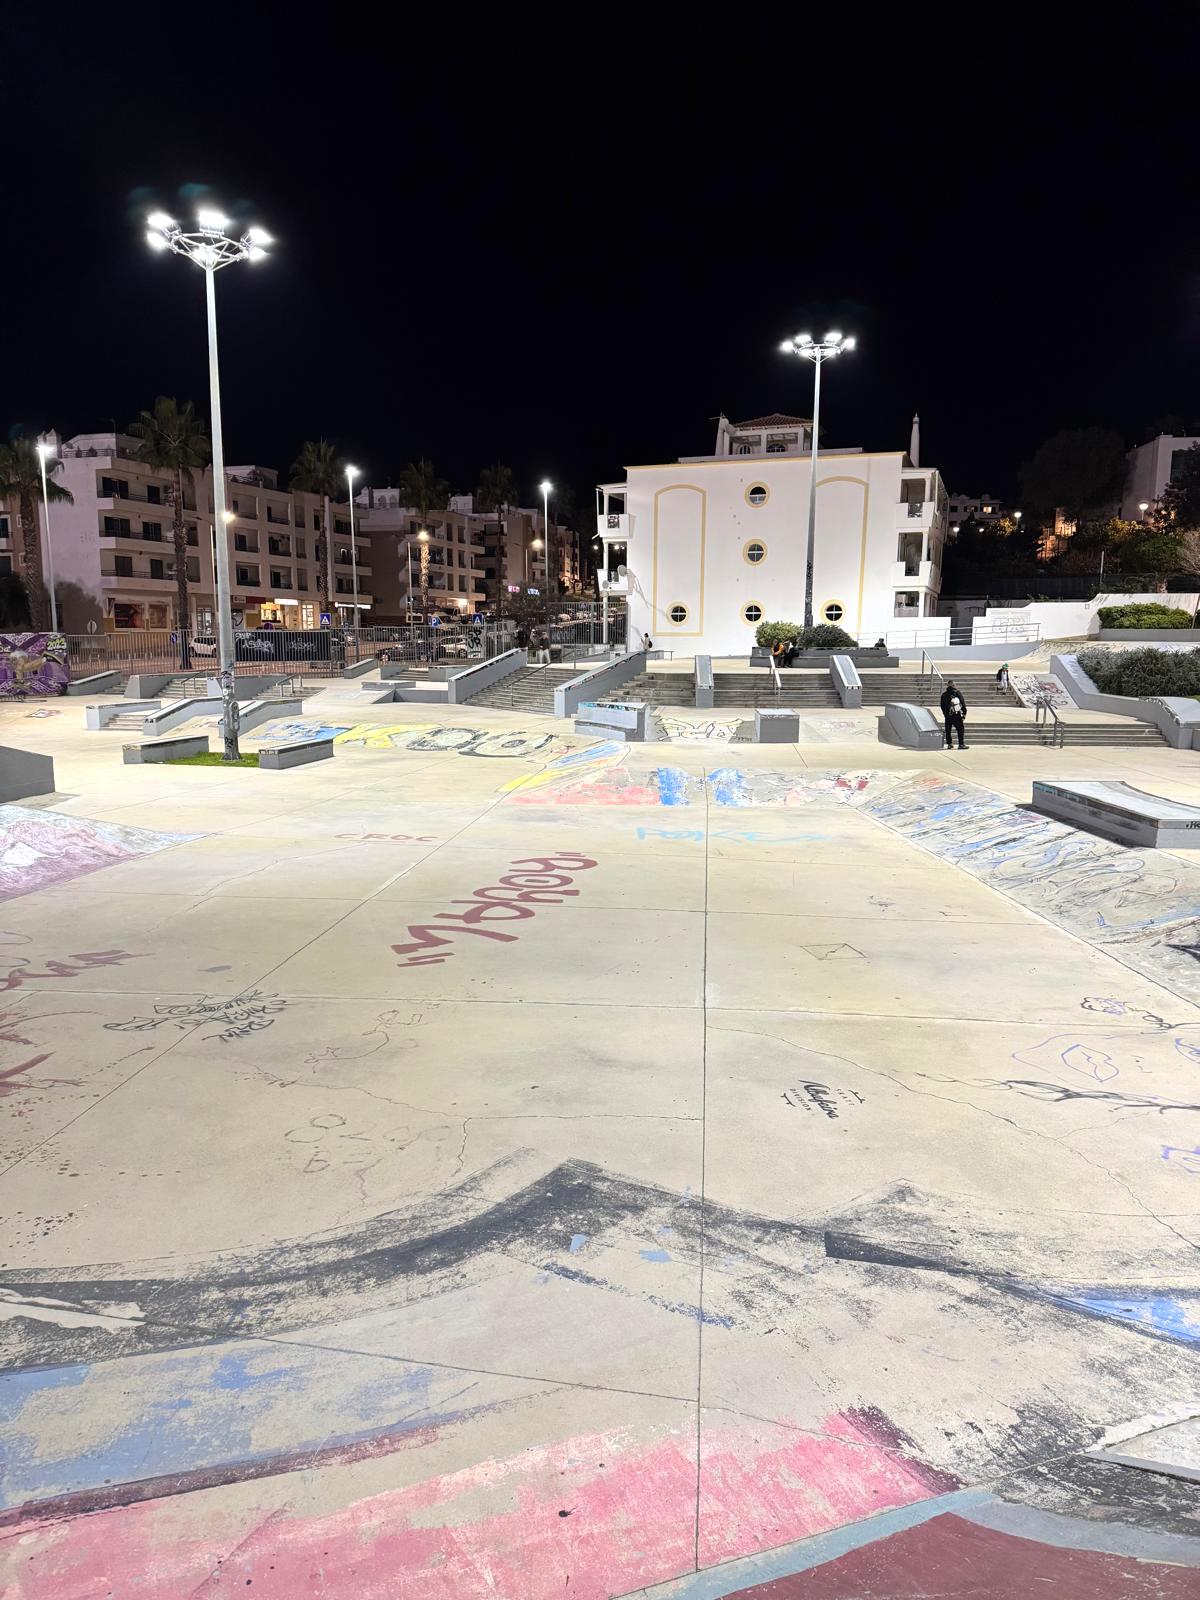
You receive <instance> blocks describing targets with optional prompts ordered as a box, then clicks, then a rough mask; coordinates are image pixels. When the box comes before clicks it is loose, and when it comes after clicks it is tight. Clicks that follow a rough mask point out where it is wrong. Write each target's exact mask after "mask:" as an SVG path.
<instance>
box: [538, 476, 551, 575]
mask: <svg viewBox="0 0 1200 1600" xmlns="http://www.w3.org/2000/svg"><path fill="white" fill-rule="evenodd" d="M538 488H539V489H540V490H541V491H542V527H543V529H544V530H545V534H546V539H547V542H548V541H549V539H550V494H551V491H552V490H553V488H554V485H553V484H552V483H551V482H550V479H549V478H543V479H542V481H541V483H539V484H538ZM534 549H535V550H536V549H537V543H536V541H535V542H534ZM549 576H550V565H549V562H547V564H546V577H547V579H549Z"/></svg>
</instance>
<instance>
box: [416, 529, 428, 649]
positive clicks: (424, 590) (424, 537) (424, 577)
mask: <svg viewBox="0 0 1200 1600" xmlns="http://www.w3.org/2000/svg"><path fill="white" fill-rule="evenodd" d="M417 538H418V540H419V541H420V545H421V621H422V622H423V623H424V624H425V626H426V627H428V626H429V560H430V557H429V529H428V528H420V529H418V530H417Z"/></svg>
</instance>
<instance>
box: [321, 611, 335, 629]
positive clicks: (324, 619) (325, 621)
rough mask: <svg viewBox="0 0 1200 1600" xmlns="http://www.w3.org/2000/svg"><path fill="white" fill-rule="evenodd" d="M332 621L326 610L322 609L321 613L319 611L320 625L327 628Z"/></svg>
mask: <svg viewBox="0 0 1200 1600" xmlns="http://www.w3.org/2000/svg"><path fill="white" fill-rule="evenodd" d="M332 621H333V618H332V617H331V616H330V615H329V613H328V611H322V613H321V626H322V627H323V628H327V627H328V626H329V624H330V623H331V622H332Z"/></svg>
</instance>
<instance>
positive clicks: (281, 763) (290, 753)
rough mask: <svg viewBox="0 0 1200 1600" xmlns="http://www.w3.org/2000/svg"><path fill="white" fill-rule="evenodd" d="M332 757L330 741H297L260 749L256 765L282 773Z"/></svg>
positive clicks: (331, 741)
mask: <svg viewBox="0 0 1200 1600" xmlns="http://www.w3.org/2000/svg"><path fill="white" fill-rule="evenodd" d="M332 756H333V740H332V739H298V740H297V741H296V743H295V744H276V745H268V746H266V747H265V748H263V749H261V750H260V751H259V752H258V764H259V767H260V768H262V767H265V768H266V769H267V770H268V771H269V772H283V771H286V769H287V768H288V767H306V766H308V765H309V763H310V762H312V761H328V760H330V759H331V758H332Z"/></svg>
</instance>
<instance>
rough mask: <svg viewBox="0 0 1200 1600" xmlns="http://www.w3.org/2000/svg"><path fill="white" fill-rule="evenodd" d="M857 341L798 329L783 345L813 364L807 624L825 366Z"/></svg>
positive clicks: (808, 622) (808, 623)
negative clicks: (817, 337)
mask: <svg viewBox="0 0 1200 1600" xmlns="http://www.w3.org/2000/svg"><path fill="white" fill-rule="evenodd" d="M855 343H856V341H855V340H854V339H844V338H843V337H842V335H841V334H840V333H836V332H835V333H827V334H826V335H825V337H824V338H823V339H822V340H821V342H820V343H819V344H817V343H816V342H815V341H814V340H813V337H812V335H811V334H809V333H798V334H797V335H796V337H795V338H794V339H785V340H784V341H783V343H782V344H781V345H780V347H779V348H780V349H781V350H783V351H786V352H787V354H788V355H793V356H800V357H801V358H802V359H803V360H805V361H811V362H812V364H813V414H812V452H811V460H812V481H811V483H810V484H809V486H808V552H807V559H806V563H805V572H804V626H805V627H806V628H811V627H812V624H813V556H814V553H815V551H816V537H817V432H818V430H819V428H820V425H821V368H822V367H823V366H824V364H825V362H826V361H829V360H831V359H832V358H833V357H834V356H840V355H841V354H842V352H843V351H844V350H853V349H854V346H855Z"/></svg>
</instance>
